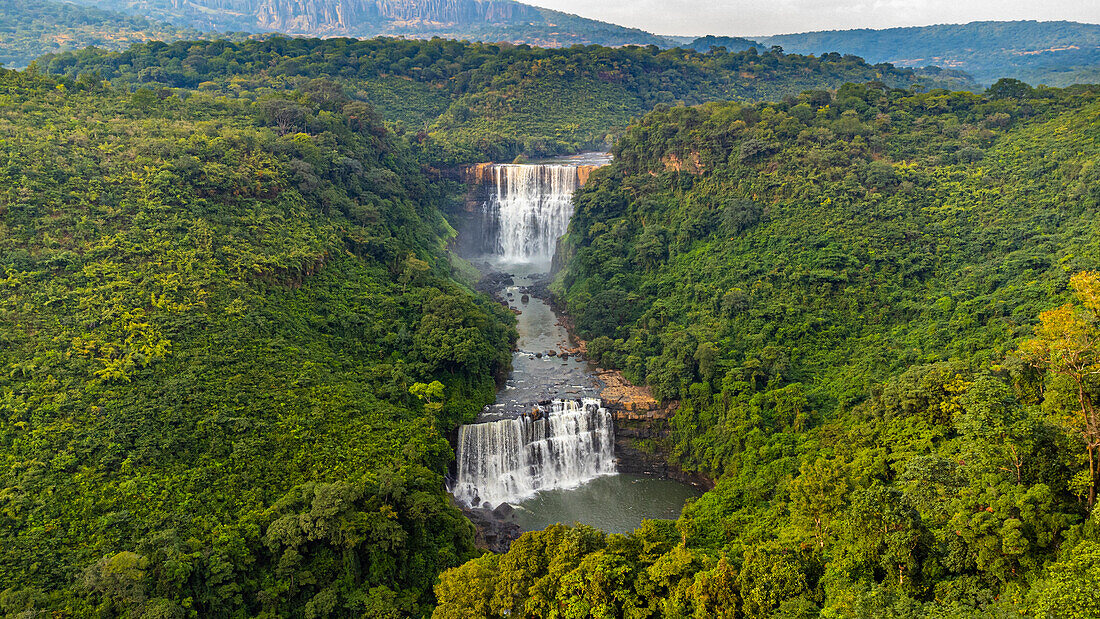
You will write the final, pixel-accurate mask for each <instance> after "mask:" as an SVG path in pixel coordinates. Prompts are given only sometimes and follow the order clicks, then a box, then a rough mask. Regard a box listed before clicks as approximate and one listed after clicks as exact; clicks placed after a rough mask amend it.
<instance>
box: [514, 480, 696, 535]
mask: <svg viewBox="0 0 1100 619" xmlns="http://www.w3.org/2000/svg"><path fill="white" fill-rule="evenodd" d="M700 494H702V492H701V491H699V490H697V489H696V488H693V487H692V486H688V485H686V484H682V483H680V482H677V481H673V480H671V479H657V478H653V477H641V476H638V475H625V474H620V475H613V476H609V477H600V478H597V479H594V480H592V481H590V482H588V483H587V484H585V485H583V486H580V487H578V488H571V489H563V490H548V491H544V492H540V493H539V494H538V496H536V497H535V498H533V499H528V500H527V501H524V502H523V503H520V504H519V505H516V521H517V522H518V523H519V526H520V528H522V529H523V530H524V531H537V530H540V529H545V528H546V527H548V526H550V525H552V524H556V523H562V524H573V523H575V522H579V523H581V524H587V525H589V526H593V527H596V528H597V529H601V530H603V531H607V532H608V533H627V532H629V531H633V530H634V529H636V528H638V526H640V525H641V524H642V520H648V519H655V518H663V519H668V520H675V519H676V518H678V517H679V516H680V510H682V509H683V507H684V503H685V502H687V501H688V499H693V498H695V497H697V496H699V495H700Z"/></svg>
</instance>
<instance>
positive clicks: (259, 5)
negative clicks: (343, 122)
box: [171, 0, 542, 34]
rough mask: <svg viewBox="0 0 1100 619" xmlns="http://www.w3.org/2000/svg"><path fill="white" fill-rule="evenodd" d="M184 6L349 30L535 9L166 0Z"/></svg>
mask: <svg viewBox="0 0 1100 619" xmlns="http://www.w3.org/2000/svg"><path fill="white" fill-rule="evenodd" d="M171 1H172V5H173V8H175V9H176V10H181V11H186V10H188V9H193V10H196V9H197V10H199V11H201V10H203V9H205V10H215V11H221V12H228V13H232V14H236V15H237V16H239V17H241V18H244V19H248V18H251V19H252V20H254V21H255V23H256V25H257V26H259V27H262V28H264V29H268V30H277V31H280V32H289V33H302V34H321V33H323V34H340V33H346V34H352V33H356V32H360V31H362V30H363V29H364V28H377V27H378V26H382V25H388V24H392V23H395V22H396V23H397V24H402V25H417V24H430V25H439V26H469V25H479V24H480V25H489V24H514V23H530V22H535V21H540V20H542V15H541V13H539V11H538V9H536V8H534V7H530V6H527V5H523V4H519V3H517V2H512V1H511V0H171Z"/></svg>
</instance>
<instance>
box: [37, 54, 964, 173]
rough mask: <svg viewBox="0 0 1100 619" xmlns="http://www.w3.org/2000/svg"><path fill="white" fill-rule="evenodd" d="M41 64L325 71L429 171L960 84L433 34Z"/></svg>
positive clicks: (212, 75)
mask: <svg viewBox="0 0 1100 619" xmlns="http://www.w3.org/2000/svg"><path fill="white" fill-rule="evenodd" d="M37 66H38V67H39V68H40V69H42V70H44V71H47V72H49V73H53V74H59V75H64V76H67V77H69V78H72V79H79V76H81V75H88V74H94V75H98V76H102V77H103V78H104V79H109V80H111V82H112V83H115V84H119V85H128V86H130V87H132V88H137V87H139V86H148V87H150V88H153V89H154V90H155V89H157V88H164V87H170V88H179V89H186V90H189V91H198V92H202V93H207V94H211V95H217V94H222V95H226V96H230V97H234V98H238V97H243V98H247V99H254V100H255V99H263V98H265V97H269V96H270V95H271V94H272V93H281V92H286V91H287V90H293V89H296V88H299V87H301V86H302V85H303V84H305V83H306V82H308V81H309V80H312V79H317V78H325V79H328V80H333V81H336V82H338V83H340V84H341V85H342V86H343V87H344V90H345V91H346V92H347V93H348V94H349V95H350V96H351V97H352V98H354V99H355V100H359V101H366V102H369V103H370V104H372V105H373V106H375V107H376V108H377V109H378V110H379V112H380V113H381V114H382V116H383V117H384V118H385V119H386V120H387V121H389V122H390V123H393V128H394V129H395V130H396V131H397V132H398V133H400V134H403V135H408V136H409V138H410V139H411V140H412V141H413V142H414V143H415V144H416V147H417V149H418V150H419V152H420V156H421V157H422V159H423V160H425V161H427V162H430V163H432V164H433V165H441V164H443V165H450V164H455V163H472V162H477V161H485V160H492V161H512V160H514V159H515V158H516V157H517V156H518V155H521V154H524V155H527V156H545V155H553V154H560V153H565V152H575V151H577V150H580V149H585V148H608V147H609V146H610V145H611V143H612V142H613V141H614V139H615V137H616V136H617V135H619V134H621V133H622V132H623V131H624V130H625V128H626V127H627V126H628V125H629V124H630V122H631V121H632V119H634V118H635V117H637V116H639V115H641V114H643V113H645V112H646V111H648V110H649V109H651V108H653V107H654V106H656V105H659V104H676V103H687V104H697V103H703V102H706V101H715V100H721V101H726V100H730V99H749V100H761V99H778V98H781V97H783V96H786V95H789V94H793V93H797V92H800V91H802V90H805V89H810V88H837V87H839V86H840V85H841V84H843V83H844V82H846V81H867V80H881V81H882V82H883V83H885V84H887V85H889V86H892V87H900V88H910V87H919V88H926V87H937V86H947V85H953V84H960V82H958V81H955V80H951V79H939V78H934V77H933V78H927V77H925V76H921V75H918V74H916V73H914V72H913V71H910V70H899V69H895V68H894V67H892V66H890V65H876V66H870V65H868V64H867V63H864V62H863V61H862V60H860V59H858V58H853V57H840V56H835V57H829V58H813V57H807V56H796V55H790V54H783V53H782V52H779V51H768V52H765V53H762V54H761V53H757V51H756V50H755V49H751V50H749V51H738V52H735V53H727V52H708V53H698V52H695V51H688V50H682V49H673V50H664V51H662V50H660V49H659V48H657V47H656V46H649V47H636V46H629V47H625V48H617V49H613V48H607V47H599V46H595V45H592V46H587V47H581V46H575V47H570V48H568V49H541V48H532V47H530V46H528V45H519V46H514V45H508V44H482V43H462V42H458V41H446V40H442V39H432V40H430V41H423V40H419V41H414V40H397V39H374V40H352V39H326V40H318V39H313V40H308V39H287V38H282V37H275V38H271V39H268V40H263V41H247V42H242V43H229V42H226V41H212V42H189V43H182V42H181V43H172V44H170V45H168V44H163V43H157V42H153V43H149V44H145V45H135V46H133V47H132V48H131V49H129V50H127V51H125V52H121V53H108V52H103V51H101V50H85V51H81V52H71V53H66V54H55V55H50V56H46V57H43V58H42V59H40V60H39V61H38V63H37ZM961 85H962V86H963V87H967V86H973V84H972V83H969V82H965V83H961Z"/></svg>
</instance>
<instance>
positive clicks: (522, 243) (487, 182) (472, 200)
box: [459, 153, 610, 265]
mask: <svg viewBox="0 0 1100 619" xmlns="http://www.w3.org/2000/svg"><path fill="white" fill-rule="evenodd" d="M609 161H610V160H609V158H608V157H607V155H606V154H603V153H585V154H583V155H577V156H574V157H571V158H567V159H565V158H563V159H558V160H554V161H551V162H547V163H539V164H515V163H510V164H507V163H482V164H478V165H475V166H471V167H469V168H467V169H466V171H465V175H466V179H467V182H468V184H469V185H470V195H469V197H468V198H467V207H466V212H467V213H469V215H468V216H467V218H466V219H465V220H464V221H461V222H460V223H459V228H460V234H459V250H460V253H461V254H463V255H464V256H468V257H492V258H495V259H497V260H499V261H500V262H503V263H505V264H545V265H549V264H550V262H551V260H552V259H553V257H554V253H555V251H556V248H557V244H558V239H560V238H561V237H562V236H563V235H564V234H565V233H566V231H567V230H568V228H569V220H570V218H571V217H572V216H573V194H575V193H576V192H577V190H578V189H580V188H581V187H582V186H583V185H584V184H585V182H587V181H588V178H589V176H590V175H591V174H592V172H593V171H595V170H596V169H597V168H599V167H601V166H603V165H606V164H607V163H608V162H609Z"/></svg>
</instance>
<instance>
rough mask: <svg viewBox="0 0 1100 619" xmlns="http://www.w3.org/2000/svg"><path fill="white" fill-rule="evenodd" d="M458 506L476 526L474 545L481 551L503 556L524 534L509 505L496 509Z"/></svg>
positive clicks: (504, 504) (505, 504) (502, 505)
mask: <svg viewBox="0 0 1100 619" xmlns="http://www.w3.org/2000/svg"><path fill="white" fill-rule="evenodd" d="M456 505H457V504H456ZM457 506H458V507H459V509H461V510H462V513H464V514H466V517H467V518H469V519H470V522H472V523H473V524H474V529H475V530H476V533H475V535H474V545H475V546H477V547H478V548H480V549H481V550H488V551H489V552H495V553H497V554H503V553H505V552H508V548H509V547H510V546H511V545H512V542H514V541H516V540H517V539H519V536H520V535H522V534H523V532H522V531H520V528H519V525H518V524H516V516H515V512H514V510H513V509H512V506H511V505H508V504H507V503H502V504H500V505H499V506H497V508H496V509H487V508H483V507H482V508H477V509H470V508H468V507H464V506H462V505H457Z"/></svg>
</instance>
